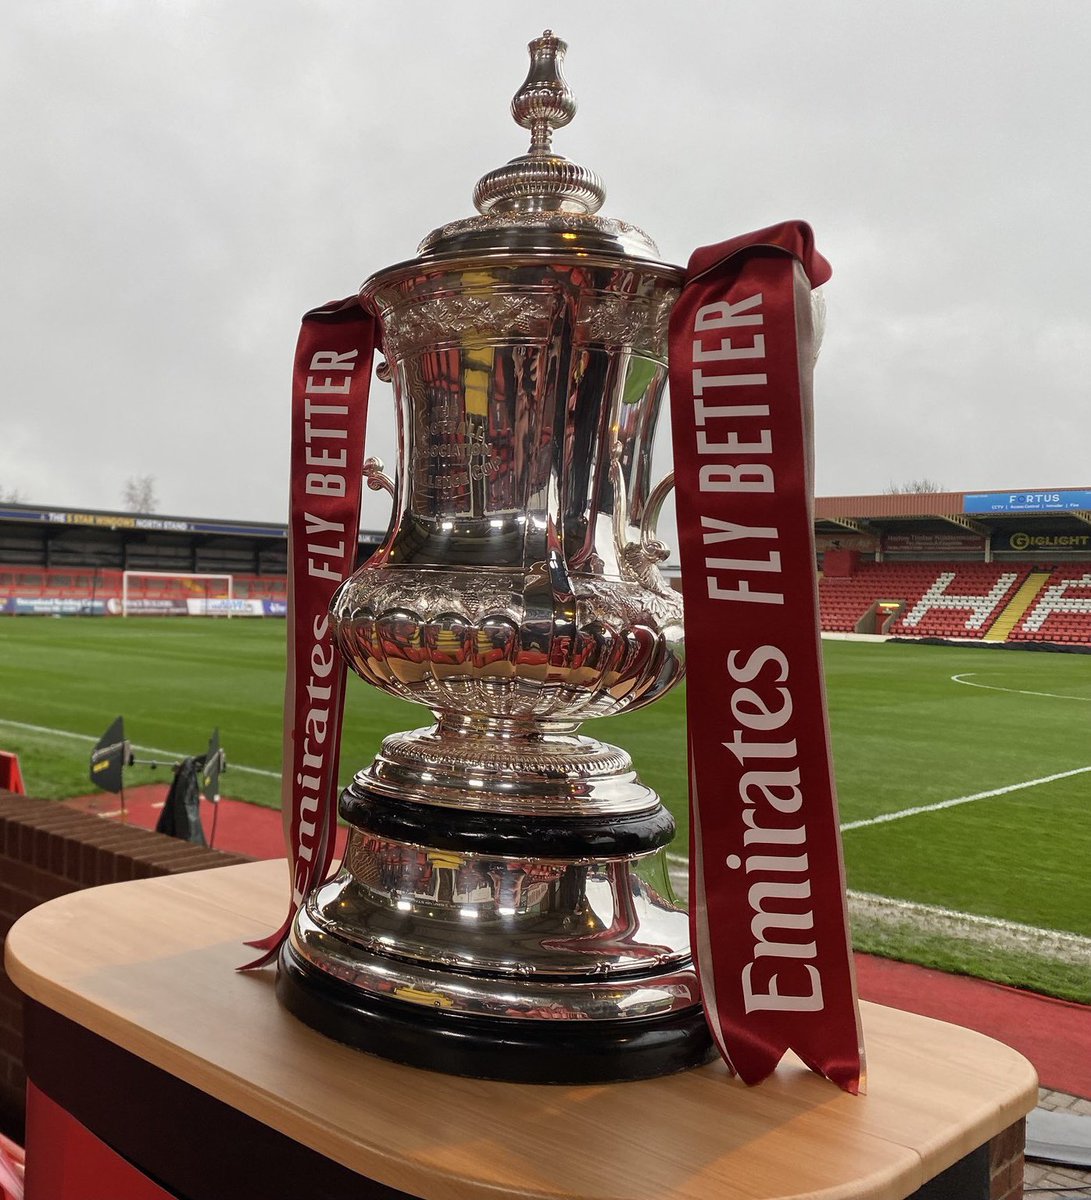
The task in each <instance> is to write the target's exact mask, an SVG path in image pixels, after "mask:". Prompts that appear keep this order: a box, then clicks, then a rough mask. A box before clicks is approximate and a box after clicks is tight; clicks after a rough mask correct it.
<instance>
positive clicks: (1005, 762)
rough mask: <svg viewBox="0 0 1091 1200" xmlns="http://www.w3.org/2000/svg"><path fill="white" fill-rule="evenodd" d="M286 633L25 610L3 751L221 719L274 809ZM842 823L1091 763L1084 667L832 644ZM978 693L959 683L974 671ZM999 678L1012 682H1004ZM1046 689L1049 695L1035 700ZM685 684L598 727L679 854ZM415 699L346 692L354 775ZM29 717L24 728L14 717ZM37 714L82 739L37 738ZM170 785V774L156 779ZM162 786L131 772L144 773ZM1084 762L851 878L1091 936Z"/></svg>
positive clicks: (402, 724) (886, 829)
mask: <svg viewBox="0 0 1091 1200" xmlns="http://www.w3.org/2000/svg"><path fill="white" fill-rule="evenodd" d="M284 631H285V627H284V624H283V623H281V622H275V621H245V620H236V621H230V622H226V621H208V620H201V619H193V620H186V619H169V620H164V619H159V620H157V619H150V618H146V619H139V618H132V619H129V620H127V621H117V620H86V619H83V620H81V619H75V618H67V619H54V618H16V619H8V620H2V621H0V747H3V748H7V749H12V750H15V751H16V752H18V754H19V755H20V760H21V763H22V767H23V773H24V775H25V777H26V779H27V782H28V786H29V789H30V790H31V791H32V792H33V793H35V794H37V795H41V796H46V797H63V796H68V795H77V794H81V793H85V792H88V791H90V790H92V789H91V787H90V784H89V782H88V779H87V760H88V754H89V749H90V740H92V739H94V738H97V737H98V736H99V735H100V734H101V733H102V732H103V731H104V730H105V728H106V726H107V725H108V724H109V722H110V721H111V720H112V719H113V718H114V717H115V716H116V715H117V714H118V713H123V714H124V715H125V720H126V732H127V734H128V736H129V738H130V739H131V740H132V741H133V742H134V744H136V745H137V746H140V747H155V748H157V749H160V750H166V751H170V752H173V753H175V754H181V753H188V754H195V753H200V752H202V751H203V750H204V747H205V744H206V742H207V738H208V734H209V731H210V730H211V728H212V726H213V725H219V727H220V730H221V737H222V740H223V744H224V746H225V747H226V749H227V753H228V760H229V764H234V766H235V769H234V770H231V769H229V772H228V775H227V776H225V779H224V790H225V792H227V793H228V794H230V795H235V796H239V797H242V798H244V799H247V800H250V801H253V802H255V803H259V804H266V805H272V806H275V805H278V804H279V784H278V783H277V781H276V780H275V779H272V778H268V777H265V776H263V775H260V774H253V773H249V772H246V771H243V770H242V769H241V767H244V766H245V767H251V768H256V769H257V770H258V771H265V772H272V773H275V772H277V771H278V770H279V765H280V737H281V721H282V717H281V709H282V697H283V676H284ZM825 653H826V669H827V680H828V692H829V705H830V722H831V728H832V731H833V740H834V757H835V763H836V768H837V778H838V790H839V796H840V806H841V818H842V820H843V821H845V822H853V821H859V820H867V819H869V818H872V817H875V816H877V815H879V814H883V813H893V812H898V811H901V810H904V809H906V808H910V807H915V806H919V805H928V804H934V803H937V802H941V801H945V800H950V799H953V798H956V797H961V796H967V795H972V794H976V793H978V792H983V791H991V790H993V789H997V788H1005V787H1010V786H1011V785H1013V784H1019V783H1023V782H1026V781H1028V780H1033V779H1038V778H1041V777H1043V776H1047V775H1054V774H1057V773H1059V772H1063V771H1070V770H1074V769H1077V768H1080V767H1086V766H1089V765H1091V739H1089V738H1088V736H1087V735H1088V731H1089V729H1091V659H1089V658H1088V657H1086V656H1083V655H1066V654H1045V653H1015V652H1008V651H1002V650H988V649H956V648H951V647H938V646H919V645H903V644H891V643H888V644H880V645H876V644H862V643H854V642H827V643H825ZM967 673H969V678H970V680H971V682H973V683H977V684H983V685H987V687H971V686H964V685H960V684H959V683H956V682H953V681H952V679H951V676H952V675H958V674H967ZM992 689H1006V690H992ZM1028 693H1039V694H1028ZM684 706H685V704H684V693H683V689H677V690H676V691H675V692H674V693H672V694H670V695H668V696H666V697H664V698H663V699H662V700H660V701H659V702H657V703H656V704H654V705H652V706H651V707H649V708H647V709H644V710H642V711H639V712H635V713H630V714H628V715H626V716H623V717H618V718H612V719H609V720H600V721H595V722H592V723H590V725H589V726H588V727H587V728H586V732H588V733H591V734H592V735H593V736H596V737H600V738H602V739H604V740H606V741H612V742H615V743H616V744H618V745H621V746H623V747H625V748H626V749H627V750H628V751H629V752H630V753H631V754H632V756H633V758H634V760H635V762H636V765H637V768H638V769H639V771H640V773H641V775H642V777H643V778H644V779H645V780H646V781H647V782H648V783H649V784H650V785H651V786H653V787H654V788H656V789H657V790H658V791H659V792H660V793H661V794H662V796H663V798H664V800H665V802H666V803H667V805H668V806H669V807H670V808H671V809H672V811H673V812H674V813H675V816H676V817H677V819H678V822H679V827H680V829H679V834H680V836H679V840H678V842H676V846H678V848H679V849H680V851H682V852H684V848H685V845H686V843H685V840H684V839H685V836H686V826H687V820H686V777H685V759H684V754H685V747H684V742H685V738H684ZM429 719H430V717H429V714H428V713H427V711H426V710H425V709H423V708H421V707H419V706H416V705H410V704H405V703H403V702H401V701H397V700H393V699H390V698H388V697H386V696H383V695H381V694H379V693H377V692H375V691H374V690H373V689H371V688H368V687H366V686H365V685H364V684H362V683H361V682H360V681H358V680H356V679H354V678H352V679H350V680H349V685H348V698H347V703H346V719H345V732H344V741H343V745H342V776H343V779H344V781H346V782H347V780H348V778H349V777H350V776H351V774H352V773H353V771H355V770H356V769H358V768H359V767H360V766H362V765H364V764H365V763H367V762H368V761H369V760H370V759H371V757H372V755H373V754H374V753H375V751H376V750H377V749H378V746H379V743H380V741H381V739H382V737H383V736H384V735H385V734H386V733H389V732H391V731H392V730H396V729H406V728H411V727H414V726H417V725H422V724H426V723H428V721H429ZM11 722H17V723H18V724H12V723H11ZM23 725H37V726H42V727H45V728H48V729H55V730H66V731H70V732H72V733H76V734H82V735H85V737H86V739H87V740H84V741H80V740H79V739H76V738H63V737H57V736H54V735H52V734H43V733H35V732H33V731H30V730H27V729H24V728H21V726H23ZM159 777H160V778H162V777H163V773H162V772H160V773H159ZM150 778H155V776H154V775H152V774H150V773H149V772H147V771H144V772H143V774H140V773H138V772H136V771H133V772H132V773H131V775H130V779H131V782H132V783H133V784H136V783H139V782H143V781H146V780H148V779H150ZM1089 808H1091V773H1089V774H1082V775H1075V776H1071V777H1069V778H1067V779H1061V780H1057V781H1055V782H1052V783H1048V784H1040V785H1038V786H1035V787H1032V788H1026V789H1023V790H1020V791H1013V792H1009V793H1008V794H1006V795H1000V796H994V797H991V798H988V799H983V800H978V801H974V802H972V803H969V804H964V805H961V806H958V807H953V808H948V809H944V810H942V811H939V812H932V813H925V814H920V815H917V816H912V817H909V818H907V819H903V820H897V821H891V822H886V823H882V824H878V825H874V826H869V827H866V828H861V829H853V830H847V831H846V832H845V834H844V848H845V861H846V870H847V875H848V882H849V886H850V887H851V888H854V889H856V890H859V891H864V892H871V893H876V894H879V895H882V896H888V897H893V898H898V899H905V900H915V901H920V902H923V903H926V904H931V905H939V906H942V907H944V908H949V909H954V910H956V911H959V912H967V913H976V914H980V915H983V916H991V917H1001V918H1006V919H1008V920H1013V921H1018V922H1023V923H1026V924H1030V925H1033V926H1037V927H1042V928H1046V929H1056V930H1061V931H1067V932H1071V933H1076V934H1079V935H1082V936H1084V937H1091V866H1089V864H1091V819H1089ZM857 944H858V945H859V946H861V947H862V948H867V949H871V950H874V951H876V952H880V953H885V954H888V955H891V956H893V957H905V958H907V959H910V960H912V961H923V962H926V963H928V964H930V965H936V966H940V967H943V968H944V969H963V970H966V971H969V972H971V973H976V974H981V975H983V976H985V977H988V978H995V979H1000V980H1002V981H1004V982H1011V983H1019V984H1022V985H1023V986H1031V987H1036V988H1038V989H1039V990H1043V991H1047V992H1052V993H1053V994H1057V995H1064V996H1069V997H1072V998H1076V999H1083V1000H1091V980H1088V979H1087V978H1086V976H1087V972H1086V971H1082V972H1080V971H1076V970H1073V969H1072V968H1071V967H1065V965H1064V964H1052V966H1051V965H1050V964H1048V963H1047V964H1045V965H1044V966H1043V964H1042V963H1041V962H1039V961H1037V960H1034V959H1033V956H1030V957H1028V956H1027V955H1021V954H1015V955H1014V956H1013V955H1011V954H1007V953H1005V954H1001V953H999V952H998V953H996V954H992V955H990V954H982V955H977V956H976V957H975V954H974V952H972V951H971V950H969V949H967V947H966V946H964V945H961V944H960V945H958V946H954V945H951V944H947V943H944V942H942V941H937V939H935V938H932V937H925V936H920V937H915V936H913V935H911V934H908V933H906V932H905V931H898V930H890V929H885V928H884V929H876V928H872V927H871V926H870V925H867V926H864V927H861V929H860V930H859V933H858V937H857Z"/></svg>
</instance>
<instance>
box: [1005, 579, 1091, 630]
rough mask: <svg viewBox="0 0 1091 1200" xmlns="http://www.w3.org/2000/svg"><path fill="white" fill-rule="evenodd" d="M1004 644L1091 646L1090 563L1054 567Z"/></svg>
mask: <svg viewBox="0 0 1091 1200" xmlns="http://www.w3.org/2000/svg"><path fill="white" fill-rule="evenodd" d="M1008 641H1013V642H1055V643H1062V644H1063V643H1075V644H1087V645H1091V564H1088V563H1070V564H1068V565H1066V566H1063V567H1056V568H1055V569H1054V570H1053V571H1052V572H1051V574H1050V575H1049V576H1048V577H1047V578H1046V579H1045V581H1044V583H1043V585H1042V587H1041V588H1040V589H1039V590H1038V592H1037V593H1036V594H1035V596H1034V598H1033V600H1032V601H1031V603H1030V605H1029V606H1028V607H1027V610H1026V613H1025V615H1024V616H1023V617H1022V618H1021V619H1020V620H1019V621H1018V622H1017V623H1016V625H1015V626H1014V628H1013V629H1012V630H1011V632H1010V633H1009V634H1008Z"/></svg>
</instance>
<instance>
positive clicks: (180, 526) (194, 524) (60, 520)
mask: <svg viewBox="0 0 1091 1200" xmlns="http://www.w3.org/2000/svg"><path fill="white" fill-rule="evenodd" d="M0 521H40V522H42V523H44V524H48V525H86V526H92V527H96V528H99V529H140V530H148V531H150V532H153V533H218V534H234V535H236V536H242V537H262V538H279V539H281V540H283V539H285V538H287V536H288V531H287V529H285V528H283V527H281V526H279V525H247V524H245V523H235V522H232V521H195V520H186V519H184V518H181V517H154V516H138V515H137V514H135V513H103V512H78V511H66V510H64V509H59V508H12V507H5V506H3V505H0Z"/></svg>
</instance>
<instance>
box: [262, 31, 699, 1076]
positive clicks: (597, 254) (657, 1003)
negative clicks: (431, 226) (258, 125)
mask: <svg viewBox="0 0 1091 1200" xmlns="http://www.w3.org/2000/svg"><path fill="white" fill-rule="evenodd" d="M565 49H566V47H565V44H564V42H562V41H561V40H560V39H558V38H556V37H554V36H553V35H552V34H551V33H549V32H548V31H547V32H546V34H545V35H544V36H542V37H540V38H537V39H535V40H534V41H533V42H532V43H531V44H530V53H531V68H530V73H529V75H528V77H527V80H526V82H525V83H524V85H523V86H522V88H520V90H519V91H518V93H517V94H516V96H515V98H514V100H513V102H512V114H513V116H514V117H515V120H516V121H517V122H518V123H519V124H520V125H522V126H524V127H525V128H527V129H529V131H530V136H531V143H530V149H529V150H528V151H527V153H526V154H524V155H522V156H521V157H519V158H515V159H513V160H512V161H511V162H509V163H507V164H506V165H505V166H502V167H500V168H499V169H497V170H494V171H490V172H489V173H488V174H487V175H485V176H484V177H483V178H482V179H481V180H480V182H479V183H478V184H477V187H476V190H475V192H474V204H475V206H476V208H477V210H478V213H479V215H478V216H474V217H470V218H468V219H465V220H460V221H456V222H454V223H453V224H449V225H445V226H443V227H441V228H439V229H437V230H435V231H434V232H433V233H431V234H429V235H428V237H427V238H425V240H424V242H423V243H422V245H421V247H420V251H419V255H418V257H417V258H414V259H411V260H410V261H408V262H403V263H400V264H398V265H396V266H393V267H389V268H387V269H386V270H383V271H380V272H378V273H377V274H375V275H373V276H372V277H371V278H370V279H368V280H367V282H366V283H364V285H363V287H362V289H361V292H360V302H361V304H362V305H363V307H364V308H365V309H366V310H368V311H370V312H371V313H372V314H374V316H375V317H376V319H377V320H378V322H379V328H380V331H381V332H380V338H381V344H382V348H383V352H384V355H385V359H386V362H385V365H384V366H382V367H380V375H383V374H384V372H388V373H389V378H390V379H391V380H392V381H393V387H394V394H395V398H396V405H397V426H398V433H397V437H398V464H397V471H396V482H395V481H391V480H389V479H387V478H386V476H385V475H383V474H382V467H381V465H378V464H376V463H374V462H372V463H371V464H370V466H369V468H368V470H369V473H370V483H371V485H372V486H373V487H376V488H378V487H386V488H387V490H389V491H390V492H391V495H392V497H393V508H394V511H393V517H392V521H391V525H390V530H389V532H388V534H387V536H386V539H385V541H384V542H383V544H382V546H381V547H380V548H379V550H378V551H376V553H375V554H374V555H373V557H372V558H371V559H370V560H369V561H368V562H367V563H365V564H364V565H363V566H362V567H361V568H360V569H359V570H357V571H356V573H355V574H354V575H352V576H351V578H349V579H347V580H346V581H345V582H344V583H343V584H342V585H341V587H340V588H339V590H338V591H337V593H336V594H335V596H334V599H333V603H332V607H331V618H332V622H333V628H334V637H335V640H336V643H337V645H338V647H339V649H340V651H341V653H342V655H343V656H344V658H345V659H346V660H347V662H348V663H349V664H350V665H351V666H352V668H353V670H354V671H355V672H356V673H357V674H359V675H360V676H361V677H362V678H363V679H364V680H365V681H366V682H367V683H369V684H371V685H372V686H373V687H377V688H379V689H381V690H383V691H385V692H387V693H389V694H390V695H394V696H400V697H402V698H404V699H407V700H412V701H415V702H417V703H419V704H422V705H424V706H425V707H426V708H428V709H430V710H431V711H432V713H433V715H434V717H435V719H436V720H435V724H433V725H430V726H428V727H426V728H421V729H416V730H413V731H411V732H407V733H396V734H393V735H392V736H390V737H388V738H386V740H385V741H384V742H383V745H382V748H381V750H380V752H379V754H378V756H377V757H376V758H375V760H374V762H372V764H371V765H370V766H368V767H367V768H365V769H364V770H362V771H360V772H359V773H358V774H357V775H356V777H355V779H354V781H353V783H352V784H351V785H350V786H349V787H348V788H347V789H346V790H345V791H344V793H343V794H342V796H341V801H340V814H341V816H342V818H343V819H344V820H345V821H346V822H347V823H348V825H349V835H348V846H347V850H346V853H345V856H344V861H343V864H342V866H341V869H340V872H339V873H338V874H337V875H336V876H335V877H334V878H333V879H332V880H330V881H329V882H327V883H325V884H323V885H321V886H319V887H318V888H316V889H315V890H314V891H313V892H312V893H311V894H310V895H309V896H308V897H307V898H306V900H305V902H304V904H303V906H302V907H301V909H300V911H299V912H298V914H297V916H296V919H295V922H294V926H293V928H292V932H291V935H290V937H289V939H288V941H287V943H286V944H285V947H284V949H283V951H282V953H281V958H280V970H279V978H278V994H279V996H280V998H281V1000H282V1002H283V1003H284V1004H285V1005H286V1006H287V1007H288V1008H289V1009H290V1010H291V1011H292V1012H293V1013H295V1014H296V1015H297V1016H299V1017H300V1018H301V1019H302V1020H304V1021H305V1022H307V1023H308V1024H310V1025H312V1026H314V1027H315V1028H317V1029H319V1030H321V1031H323V1032H325V1033H327V1034H329V1035H330V1036H332V1037H334V1038H336V1039H338V1040H340V1041H343V1042H347V1043H350V1044H353V1045H355V1046H358V1047H361V1048H363V1049H365V1050H368V1051H371V1052H373V1053H376V1054H380V1055H384V1056H386V1057H389V1058H392V1059H396V1060H398V1061H401V1062H405V1063H410V1064H414V1065H417V1066H424V1067H431V1068H435V1069H438V1070H444V1071H451V1072H455V1073H459V1074H466V1075H473V1076H480V1077H486V1078H501V1079H512V1080H530V1081H538V1082H579V1081H597V1080H616V1079H633V1078H640V1077H645V1076H651V1075H658V1074H663V1073H667V1072H671V1071H676V1070H680V1069H682V1068H685V1067H689V1066H692V1065H694V1064H696V1063H699V1062H703V1061H705V1060H707V1059H708V1058H709V1057H710V1055H711V1053H712V1051H711V1042H710V1039H709V1035H708V1030H707V1027H706V1022H705V1017H704V1015H703V1012H702V1008H701V1002H700V995H699V992H698V985H697V979H696V976H695V972H694V968H693V963H692V959H691V956H690V947H689V935H688V929H687V916H686V913H685V912H684V911H683V910H681V909H680V908H678V907H677V906H676V904H675V903H674V902H673V899H671V898H670V896H669V886H668V887H662V886H656V885H654V884H653V883H651V882H649V878H650V877H651V876H652V872H650V871H648V870H644V869H643V868H645V867H647V866H648V864H649V863H651V862H652V861H655V860H657V859H658V858H659V856H660V852H661V851H662V849H663V848H664V847H665V846H666V845H667V843H668V842H669V841H670V840H671V838H672V836H673V834H674V829H675V826H674V821H673V819H672V818H671V816H670V814H669V813H668V812H667V810H666V809H665V808H664V806H663V804H662V803H661V801H660V799H659V796H658V795H657V794H656V793H655V792H654V791H653V790H652V789H651V788H649V787H648V786H647V785H646V784H644V783H642V782H641V780H640V778H639V777H638V775H637V774H636V772H635V770H634V768H633V764H632V762H631V760H630V758H629V756H628V755H627V754H626V753H625V752H623V751H621V750H619V749H617V748H616V747H614V746H610V745H607V744H604V743H602V742H599V741H596V740H594V739H592V738H590V737H587V736H584V735H581V733H580V732H579V729H580V726H581V724H582V723H583V722H584V721H585V720H587V718H589V717H600V716H611V715H614V714H618V713H624V712H627V711H629V710H631V709H635V708H639V707H640V706H642V705H645V704H650V703H652V702H653V701H654V700H656V699H658V698H659V697H660V696H662V695H663V694H664V693H665V692H666V691H667V690H668V689H669V688H672V687H674V686H675V684H677V683H678V682H679V681H680V680H681V678H682V675H683V671H684V665H683V650H682V601H681V596H680V594H679V593H678V592H676V591H675V590H673V589H672V588H671V587H670V586H669V584H668V583H667V582H666V581H665V580H664V578H663V576H662V574H661V573H660V570H659V567H658V564H659V563H660V562H661V561H662V560H663V559H664V558H665V557H666V555H667V550H666V548H665V547H664V546H663V545H662V544H661V543H660V542H659V541H658V540H657V538H656V520H657V517H658V513H659V509H660V506H661V504H662V502H663V499H664V496H665V495H666V494H667V492H668V491H669V488H670V486H671V479H670V477H669V476H668V477H667V478H666V479H664V480H660V481H659V482H658V483H657V482H655V481H654V480H653V478H652V447H653V443H654V440H655V431H656V422H657V418H658V414H659V407H660V399H661V394H662V391H663V387H664V383H665V380H666V373H667V361H666V360H667V328H668V318H669V316H670V311H671V308H672V305H673V304H674V301H675V299H676V298H677V296H678V293H679V290H680V286H681V282H682V272H681V270H680V269H679V268H677V267H674V266H671V265H669V264H667V263H664V262H662V261H660V259H659V254H658V251H657V249H656V246H655V244H654V243H653V242H652V241H651V240H650V239H649V238H648V237H647V235H646V234H644V233H643V232H641V231H640V230H639V229H637V228H635V227H634V226H632V225H629V224H626V223H624V222H622V221H618V220H614V219H610V218H606V217H602V216H599V215H597V213H598V209H599V207H600V206H601V204H602V202H603V199H604V189H603V186H602V184H601V183H600V181H599V179H598V178H597V177H596V175H595V174H594V173H593V172H591V171H589V170H587V169H586V168H585V167H582V166H580V165H578V164H576V163H574V162H570V161H569V160H568V159H566V158H563V157H562V156H560V155H558V154H557V153H555V152H554V150H553V149H552V147H551V140H552V137H553V132H554V130H555V129H557V128H558V127H560V126H563V125H566V124H567V123H568V122H569V121H570V120H571V119H572V116H573V114H574V112H575V103H574V101H573V98H572V95H571V93H570V92H569V90H568V87H567V85H566V84H565V82H564V80H563V78H562V76H561V71H560V66H561V59H562V57H563V54H564V51H565ZM682 736H683V730H682V729H681V728H680V729H679V737H680V738H681V737H682Z"/></svg>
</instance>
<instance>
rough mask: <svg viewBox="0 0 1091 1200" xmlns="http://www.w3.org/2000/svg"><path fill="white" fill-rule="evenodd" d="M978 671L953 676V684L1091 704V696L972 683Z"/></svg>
mask: <svg viewBox="0 0 1091 1200" xmlns="http://www.w3.org/2000/svg"><path fill="white" fill-rule="evenodd" d="M976 674H977V672H976V671H963V672H962V674H961V675H952V676H951V680H952V682H953V683H961V684H964V685H965V686H966V687H976V688H985V689H986V690H987V691H990V692H1011V693H1012V694H1013V695H1016V696H1048V697H1049V698H1050V699H1051V700H1083V701H1084V702H1085V703H1087V704H1091V696H1068V695H1065V694H1064V693H1063V692H1027V691H1024V690H1023V689H1022V688H1006V687H998V686H997V685H996V684H995V683H971V682H970V676H971V675H976Z"/></svg>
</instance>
